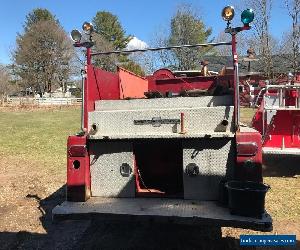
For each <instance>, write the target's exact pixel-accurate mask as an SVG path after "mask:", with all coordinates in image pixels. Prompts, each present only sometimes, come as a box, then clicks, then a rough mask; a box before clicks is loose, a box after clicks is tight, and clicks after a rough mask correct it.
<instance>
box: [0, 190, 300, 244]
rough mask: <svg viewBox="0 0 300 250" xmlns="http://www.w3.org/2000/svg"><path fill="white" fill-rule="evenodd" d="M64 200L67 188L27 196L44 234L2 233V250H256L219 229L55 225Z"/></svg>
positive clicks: (77, 223)
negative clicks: (55, 213) (34, 205)
mask: <svg viewBox="0 0 300 250" xmlns="http://www.w3.org/2000/svg"><path fill="white" fill-rule="evenodd" d="M64 197H65V186H62V187H61V188H60V189H58V190H57V191H56V192H54V193H53V194H51V195H50V196H49V197H47V198H46V199H40V198H39V197H38V196H36V195H33V196H28V198H32V199H36V200H38V201H39V209H40V211H41V212H42V214H43V215H42V216H41V217H40V222H41V224H42V227H43V229H44V232H41V233H31V232H26V231H20V232H1V233H0V249H72V250H75V249H228V250H229V249H233V250H234V249H255V248H245V247H243V248H241V247H240V246H239V240H238V239H235V238H232V237H222V233H221V228H220V227H218V228H213V227H211V226H209V227H206V226H201V227H199V226H187V225H177V224H165V223H164V224H161V223H156V222H147V223H142V222H137V221H134V222H133V221H126V222H125V221H119V222H116V221H114V222H113V223H112V222H108V221H102V220H93V221H71V220H67V221H60V222H58V223H53V222H52V214H51V211H52V209H53V208H54V207H55V206H56V205H58V204H60V203H62V202H63V201H64ZM297 246H299V247H300V243H299V241H298V242H297ZM264 249H268V248H264ZM270 249H271V248H270ZM287 249H288V248H287Z"/></svg>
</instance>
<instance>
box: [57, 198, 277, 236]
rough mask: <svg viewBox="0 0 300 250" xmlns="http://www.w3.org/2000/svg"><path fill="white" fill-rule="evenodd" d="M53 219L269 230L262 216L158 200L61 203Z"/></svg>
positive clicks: (269, 224)
mask: <svg viewBox="0 0 300 250" xmlns="http://www.w3.org/2000/svg"><path fill="white" fill-rule="evenodd" d="M52 215H53V219H54V220H63V219H87V218H89V219H91V218H94V217H97V218H101V219H106V220H113V219H118V220H119V219H132V218H134V219H141V220H142V219H152V220H153V219H154V220H157V221H160V222H162V221H167V222H168V221H172V222H175V223H179V224H205V225H214V226H222V227H237V228H245V229H253V230H257V231H271V230H272V218H271V217H270V215H269V214H267V213H265V214H264V215H263V216H262V218H261V219H258V218H251V217H244V216H237V215H231V214H230V212H229V210H228V208H224V207H220V206H218V205H217V204H216V202H214V201H193V200H174V199H159V198H101V197H92V198H90V199H89V200H88V201H86V202H68V201H65V202H64V203H62V204H61V205H59V206H56V207H55V208H54V209H53V211H52Z"/></svg>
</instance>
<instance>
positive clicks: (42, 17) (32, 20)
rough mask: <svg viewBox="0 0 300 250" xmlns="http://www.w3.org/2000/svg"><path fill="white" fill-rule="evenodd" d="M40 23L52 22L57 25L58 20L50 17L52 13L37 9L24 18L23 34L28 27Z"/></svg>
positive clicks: (52, 16)
mask: <svg viewBox="0 0 300 250" xmlns="http://www.w3.org/2000/svg"><path fill="white" fill-rule="evenodd" d="M42 21H54V22H56V23H57V24H59V22H58V20H57V19H56V18H55V16H54V15H52V13H51V12H50V11H49V10H47V9H41V8H37V9H34V10H33V11H32V12H30V13H29V14H28V15H27V16H26V21H25V25H24V30H25V32H27V31H28V30H29V29H30V27H31V26H33V25H34V24H37V23H38V22H42Z"/></svg>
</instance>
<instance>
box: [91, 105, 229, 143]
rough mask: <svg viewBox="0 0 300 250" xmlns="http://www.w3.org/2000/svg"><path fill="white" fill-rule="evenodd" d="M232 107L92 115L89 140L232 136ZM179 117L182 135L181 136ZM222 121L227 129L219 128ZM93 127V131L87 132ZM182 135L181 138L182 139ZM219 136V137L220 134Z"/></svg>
mask: <svg viewBox="0 0 300 250" xmlns="http://www.w3.org/2000/svg"><path fill="white" fill-rule="evenodd" d="M233 110H234V108H233V107H232V106H219V107H196V108H172V109H171V108H170V109H162V108H160V109H155V110H154V109H150V110H143V111H141V110H113V111H94V112H90V113H89V114H88V124H89V125H88V127H89V128H90V129H89V131H90V133H89V134H90V136H91V138H95V139H102V138H105V137H108V138H110V137H114V138H130V139H131V138H147V137H148V136H151V135H153V137H162V136H163V137H165V138H181V137H183V136H189V137H192V138H195V137H197V135H202V134H204V135H205V134H207V135H213V134H214V133H219V132H223V134H224V133H225V134H226V133H230V132H231V133H232V132H234V124H233ZM181 114H184V118H182V119H183V122H184V131H183V132H186V133H181V122H182V120H181ZM224 120H226V121H227V123H228V125H227V126H223V125H222V122H223V121H224ZM92 126H96V131H93V130H91V128H92ZM182 134H183V135H182ZM221 134H222V133H221Z"/></svg>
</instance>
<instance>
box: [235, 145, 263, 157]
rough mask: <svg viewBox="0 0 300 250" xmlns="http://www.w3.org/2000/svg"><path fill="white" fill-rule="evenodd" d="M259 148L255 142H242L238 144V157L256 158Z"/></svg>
mask: <svg viewBox="0 0 300 250" xmlns="http://www.w3.org/2000/svg"><path fill="white" fill-rule="evenodd" d="M257 150H258V146H257V144H256V143H255V142H240V143H237V155H238V156H254V155H256V153H257Z"/></svg>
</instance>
